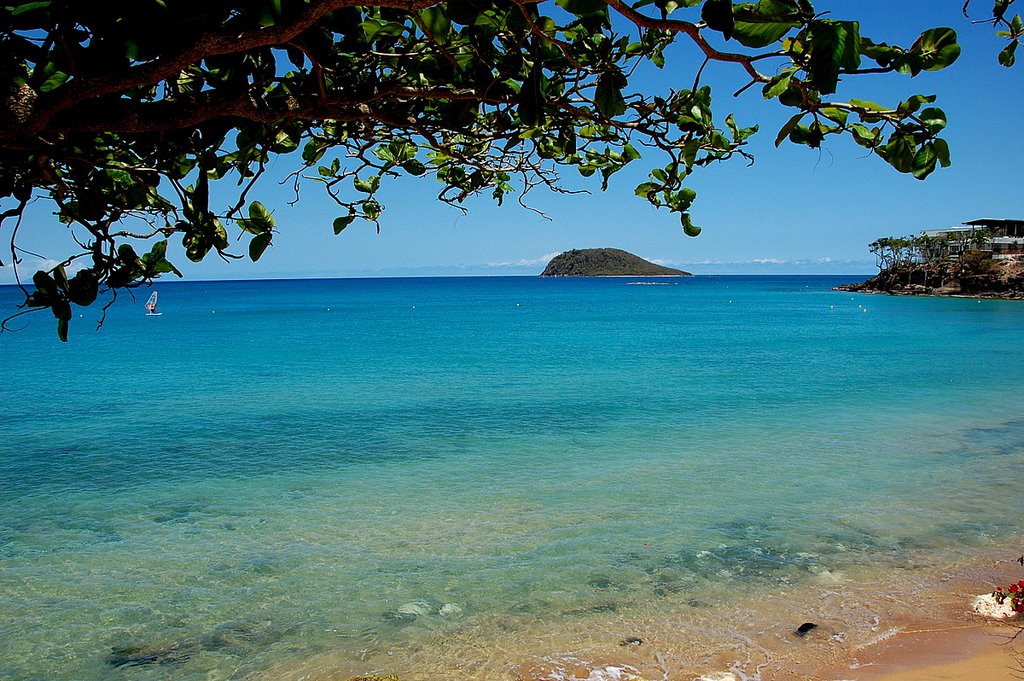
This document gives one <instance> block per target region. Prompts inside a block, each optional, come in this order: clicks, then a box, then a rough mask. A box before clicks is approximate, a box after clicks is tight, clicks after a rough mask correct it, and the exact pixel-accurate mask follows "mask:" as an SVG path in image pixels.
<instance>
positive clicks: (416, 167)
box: [402, 158, 427, 177]
mask: <svg viewBox="0 0 1024 681" xmlns="http://www.w3.org/2000/svg"><path fill="white" fill-rule="evenodd" d="M402 170H404V171H405V172H407V173H409V174H410V175H415V176H416V177H419V176H420V175H423V174H424V173H426V172H427V167H426V166H425V165H423V163H422V162H421V161H418V160H416V159H414V158H412V159H409V160H408V161H406V162H405V163H403V164H402Z"/></svg>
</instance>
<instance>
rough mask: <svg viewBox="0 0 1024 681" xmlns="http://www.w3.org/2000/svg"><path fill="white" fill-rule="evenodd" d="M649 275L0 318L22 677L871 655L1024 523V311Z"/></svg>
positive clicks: (270, 294) (4, 586)
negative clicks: (61, 337) (818, 621)
mask: <svg viewBox="0 0 1024 681" xmlns="http://www.w3.org/2000/svg"><path fill="white" fill-rule="evenodd" d="M630 281H631V280H628V279H599V280H542V279H534V278H497V279H396V280H340V281H292V282H219V283H187V284H174V285H161V286H160V287H159V291H160V293H161V311H162V312H163V313H164V314H163V316H162V317H158V318H147V317H145V316H144V315H143V310H142V299H143V298H144V297H145V296H141V297H140V300H139V301H137V302H136V303H135V304H134V305H132V304H130V303H127V304H119V305H118V306H116V307H115V308H114V309H113V310H112V311H111V314H110V317H109V318H108V320H107V323H106V325H105V326H104V328H103V329H102V330H101V331H100V332H98V333H97V332H94V331H93V330H92V323H91V321H90V320H89V319H88V318H84V319H80V320H76V323H74V324H73V325H72V330H71V333H72V342H71V343H70V344H68V345H66V346H64V345H61V344H59V343H58V342H57V341H56V338H55V334H54V330H53V324H52V320H51V319H47V318H45V317H43V316H42V315H40V316H38V317H35V318H33V319H32V321H31V322H30V325H29V326H28V327H27V328H26V329H25V330H24V331H22V332H20V333H17V334H5V335H3V336H0V356H2V357H3V364H4V378H3V381H2V382H0V401H2V403H3V404H4V417H3V419H2V420H0V678H3V679H16V680H19V681H20V680H28V679H41V678H45V679H110V678H124V679H132V680H134V679H146V680H149V679H153V680H163V679H188V680H191V679H197V680H198V679H228V678H236V679H238V678H292V677H294V678H299V677H300V676H302V675H306V676H310V675H312V676H313V677H314V678H320V677H317V676H316V675H317V674H320V675H321V677H327V676H330V675H331V674H335V675H337V676H338V677H339V678H347V675H350V674H355V673H358V672H363V671H371V670H377V671H384V672H391V671H395V672H400V673H402V675H403V679H418V678H423V679H426V678H442V677H446V676H445V675H446V674H450V675H451V676H450V677H451V678H477V677H478V676H479V677H480V678H487V677H489V678H502V677H504V678H514V677H515V676H516V675H517V674H519V675H524V676H530V675H534V676H542V675H543V674H544V673H547V672H536V671H534V670H533V669H532V667H533V666H535V665H537V664H539V665H540V666H541V667H543V668H545V669H546V668H547V667H545V665H547V666H548V667H550V666H551V665H552V664H553V663H552V662H551V660H550V659H549V658H550V655H554V654H556V653H559V652H564V650H565V649H566V646H569V647H571V646H577V647H578V646H579V645H581V644H580V641H581V640H584V641H590V638H594V637H599V636H606V638H607V637H613V636H614V634H615V632H620V633H621V634H622V636H625V635H628V634H630V633H632V632H634V631H636V630H640V629H643V631H645V632H647V634H646V635H648V636H654V637H656V638H657V637H659V636H660V640H661V641H662V644H660V645H662V648H663V649H664V650H666V651H668V650H672V651H675V652H674V653H673V654H674V655H675V657H672V656H671V655H670V658H671V659H677V658H678V660H677V662H675V663H669V666H670V667H672V664H675V667H673V669H679V670H688V671H689V670H696V672H697V673H699V672H700V669H699V667H700V664H702V663H706V664H714V663H716V660H717V658H715V655H717V654H718V653H715V654H711V653H705V652H702V651H703V650H704V649H705V648H706V647H707V646H710V647H711V648H714V641H715V640H717V641H719V642H721V641H723V640H726V641H731V643H729V644H728V645H726V646H725V648H726V650H720V651H718V652H719V653H721V654H722V655H726V656H728V655H729V654H732V652H733V651H732V648H731V647H730V646H734V644H735V643H736V641H741V642H742V641H744V640H746V641H750V640H751V639H750V636H749V635H748V633H744V632H745V631H746V628H747V627H748V626H749V622H750V621H751V615H750V608H751V607H752V606H751V604H750V602H749V601H750V599H754V600H756V601H757V602H758V603H760V604H761V605H759V606H758V608H759V609H760V610H765V611H766V614H764V613H762V614H761V615H760V617H762V619H764V622H767V624H766V625H765V626H768V627H769V629H770V628H771V627H772V626H774V625H773V622H775V619H773V618H776V619H780V624H779V626H780V627H783V628H784V627H785V626H788V625H789V624H791V622H781V619H782V618H786V617H789V618H792V617H798V616H800V615H801V614H803V613H808V614H810V613H813V614H814V615H815V617H818V618H824V619H828V618H832V620H833V621H834V623H835V626H837V627H843V628H845V629H848V630H849V632H850V637H851V639H850V640H851V641H852V640H854V639H856V640H859V641H862V642H863V641H867V640H869V639H870V638H871V637H872V636H875V635H877V634H878V632H879V631H882V632H884V630H885V626H886V625H885V622H884V620H885V618H886V617H890V618H891V617H894V616H895V615H893V612H892V611H894V610H899V607H902V606H899V607H897V606H896V605H893V599H894V598H899V597H900V596H899V595H898V594H899V590H900V588H901V586H900V585H903V586H904V587H907V588H908V589H909V590H910V591H912V590H913V589H914V588H925V586H922V585H923V584H924V582H926V581H927V579H928V577H926V576H925V575H926V573H927V574H931V572H929V571H934V570H939V571H941V570H942V568H943V566H945V565H949V564H952V563H954V562H955V561H958V560H961V559H962V558H964V557H965V556H969V555H971V554H972V553H975V552H984V551H991V550H993V549H994V548H996V547H999V546H1002V545H1004V544H1006V543H1007V542H1012V541H1014V540H1015V538H1016V537H1019V536H1020V530H1021V527H1020V522H1019V519H1018V518H1016V517H1015V515H1014V514H1013V513H1012V512H1008V509H1013V508H1018V507H1019V506H1020V503H1021V501H1024V499H1022V497H1024V492H1022V491H1021V489H1020V488H1019V486H1017V485H1015V484H1013V481H1012V476H1011V475H1010V473H1009V471H1014V470H1019V466H1020V465H1021V463H1022V460H1024V420H1022V419H1021V417H1020V414H1021V413H1022V410H1021V407H1022V406H1024V387H1022V386H1024V380H1022V379H1024V363H1022V362H1020V361H1019V359H1018V357H1017V356H1018V355H1019V350H1020V348H1021V347H1024V305H1021V304H1019V303H1013V302H1000V301H982V302H981V303H978V302H977V301H975V300H943V299H909V298H887V297H879V296H852V297H851V296H850V295H849V294H842V293H836V292H832V291H831V290H830V288H831V287H832V286H834V285H836V284H838V283H843V281H848V280H843V279H837V278H829V277H775V278H757V277H695V278H692V279H685V280H678V281H673V280H661V281H662V282H663V283H662V285H650V286H639V285H630ZM7 300H10V301H11V303H10V304H13V302H15V301H16V300H17V297H16V295H15V292H14V290H12V289H10V288H0V302H2V301H7ZM10 304H9V305H8V307H10ZM86 314H89V313H86ZM993 497H995V498H997V499H998V500H999V502H998V503H992V498H993ZM907 585H911V586H907ZM823 589H824V590H826V591H827V590H836V589H840V590H841V591H842V593H843V594H845V595H844V596H843V598H842V599H838V600H837V599H836V598H832V597H831V596H829V597H827V598H826V597H823V596H821V594H822V593H824V592H823V591H822V590H823ZM829 593H831V591H830V592H829ZM908 593H909V591H908ZM794 594H795V595H794ZM806 594H810V596H808V597H807V598H804V596H805V595H806ZM893 594H896V596H894V595H893ZM873 599H874V600H873ZM805 600H806V601H807V602H806V603H805V602H804V601H805ZM854 601H855V602H854ZM765 603H770V604H771V605H770V606H766V605H764V604H765ZM794 603H797V604H798V605H796V606H794V605H793V604H794ZM838 603H842V606H841V607H840V605H837V604H838ZM847 603H852V605H847ZM829 604H833V605H829ZM445 605H450V606H451V607H448V608H447V609H445V610H443V612H442V608H444V606H445ZM833 606H834V607H833ZM800 608H803V610H801V609H800ZM794 609H795V610H794ZM710 612H713V613H714V616H711V615H709V613H710ZM723 613H724V614H723ZM669 630H672V631H675V632H676V633H677V634H680V632H682V633H683V634H685V636H681V635H677V636H676V638H678V639H680V640H673V641H672V642H670V641H669V639H670V638H671V635H670V633H669ZM588 632H590V633H588ZM593 632H599V634H595V633H593ZM844 633H845V632H844ZM702 636H703V637H704V638H706V639H708V641H703V639H702V638H701V637H702ZM588 637H590V638H588ZM857 637H859V638H857ZM683 638H685V639H688V640H689V644H688V645H689V647H687V644H686V643H685V642H684V641H683V640H682V639H683ZM611 640H612V647H611V652H613V653H614V652H617V651H616V646H614V638H612V639H611ZM453 642H454V643H453ZM604 643H607V642H604ZM704 643H706V644H707V645H706V646H704V645H703V644H704ZM699 644H700V645H699ZM601 645H603V644H602V643H601V642H600V641H599V642H593V644H592V645H591V643H586V644H584V647H585V648H587V650H588V651H590V652H591V653H593V655H592V657H600V654H598V653H596V652H594V651H595V650H597V651H599V652H600V650H603V649H602V648H601ZM751 645H753V644H751ZM588 646H589V647H588ZM702 646H703V647H702ZM758 646H762V644H761V643H758ZM740 647H741V648H743V649H745V650H747V652H746V653H745V654H747V655H748V656H749V648H750V646H748V645H747V644H746V643H741V645H740ZM768 648H771V646H768ZM114 650H117V651H119V652H117V653H116V654H113V655H112V651H114ZM645 650H646V649H645ZM688 651H689V653H688ZM602 654H603V653H602ZM623 654H625V653H623ZM688 654H689V655H690V656H689V657H687V655H688ZM702 655H703V656H704V657H705V658H707V659H702V657H701V656H702ZM684 658H685V659H684ZM712 658H715V659H712ZM545 660H546V661H545ZM755 662H756V661H755ZM755 662H752V663H751V664H752V665H754V666H753V667H751V669H756V664H755ZM117 663H125V664H122V665H121V666H114V665H115V664H117ZM143 663H144V664H143ZM559 664H561V663H559ZM687 665H689V666H687ZM523 669H527V671H526V672H523V671H522V670H523ZM517 670H518V671H517ZM705 671H714V669H711V668H708V669H705ZM585 676H586V675H585V674H584V677H585ZM679 678H691V677H684V676H680V677H679Z"/></svg>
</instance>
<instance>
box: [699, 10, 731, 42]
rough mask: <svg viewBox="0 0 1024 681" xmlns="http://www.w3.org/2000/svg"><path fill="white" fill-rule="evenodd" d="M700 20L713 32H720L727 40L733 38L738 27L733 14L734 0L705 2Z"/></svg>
mask: <svg viewBox="0 0 1024 681" xmlns="http://www.w3.org/2000/svg"><path fill="white" fill-rule="evenodd" d="M700 18H701V20H702V21H703V22H704V23H705V24H707V26H708V28H710V29H711V30H712V31H718V32H719V33H721V34H722V35H723V36H725V39H726V40H729V39H730V38H732V34H733V27H734V26H735V25H736V21H735V18H734V17H733V14H732V0H704V6H703V7H701V8H700Z"/></svg>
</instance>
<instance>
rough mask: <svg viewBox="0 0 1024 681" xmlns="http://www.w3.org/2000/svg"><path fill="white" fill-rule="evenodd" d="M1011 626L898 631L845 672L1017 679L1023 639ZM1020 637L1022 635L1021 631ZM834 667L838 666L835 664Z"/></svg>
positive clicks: (891, 680)
mask: <svg viewBox="0 0 1024 681" xmlns="http://www.w3.org/2000/svg"><path fill="white" fill-rule="evenodd" d="M1014 633H1016V629H1015V628H1013V627H1012V626H1005V625H997V624H980V625H973V626H967V627H965V628H952V629H949V630H946V631H928V632H915V633H907V634H901V635H899V636H895V637H893V638H892V639H890V640H889V641H887V642H886V645H884V646H880V647H879V649H878V650H875V651H871V652H870V653H869V654H868V655H862V656H860V659H859V660H858V664H859V665H860V666H859V667H857V668H855V669H851V670H849V672H848V673H847V674H848V675H847V676H842V675H838V674H837V675H836V676H835V677H834V678H836V679H840V678H849V679H856V681H981V680H984V681H1019V680H1020V679H1021V678H1024V665H1022V659H1024V658H1022V655H1024V641H1022V639H1021V638H1018V639H1016V640H1014V639H1013V638H1012V637H1013V635H1014ZM1022 638H1024V637H1022ZM836 671H838V670H836Z"/></svg>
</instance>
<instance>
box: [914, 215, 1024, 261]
mask: <svg viewBox="0 0 1024 681" xmlns="http://www.w3.org/2000/svg"><path fill="white" fill-rule="evenodd" d="M921 236H922V237H924V238H925V244H924V245H923V246H922V247H921V249H920V252H921V259H922V260H924V261H925V262H931V261H935V260H959V259H960V255H961V254H963V253H968V252H970V251H982V252H983V253H988V254H989V255H990V256H991V257H992V258H995V259H998V260H1017V259H1024V220H1004V219H1001V218H978V219H977V220H969V221H968V222H965V223H963V224H962V225H958V226H956V227H949V228H947V229H926V230H924V231H923V232H921Z"/></svg>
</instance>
